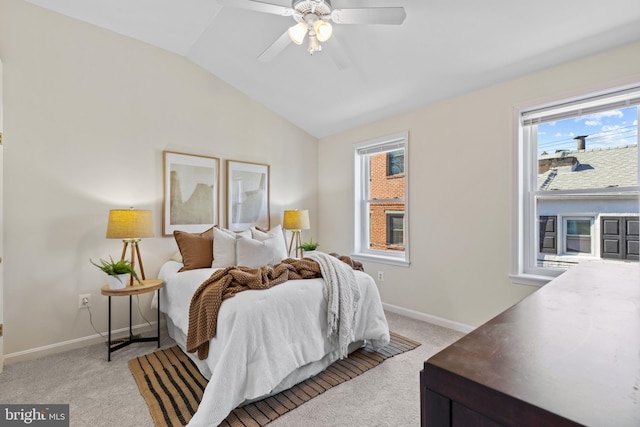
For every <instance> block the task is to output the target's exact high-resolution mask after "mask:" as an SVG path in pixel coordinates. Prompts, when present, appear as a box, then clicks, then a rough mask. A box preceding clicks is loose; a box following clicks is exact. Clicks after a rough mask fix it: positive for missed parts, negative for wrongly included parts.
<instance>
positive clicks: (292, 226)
mask: <svg viewBox="0 0 640 427" xmlns="http://www.w3.org/2000/svg"><path fill="white" fill-rule="evenodd" d="M282 228H284V229H285V230H308V229H309V228H311V225H310V224H309V211H308V210H306V209H304V210H297V209H296V210H290V211H284V220H283V221H282Z"/></svg>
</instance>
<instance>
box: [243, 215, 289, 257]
mask: <svg viewBox="0 0 640 427" xmlns="http://www.w3.org/2000/svg"><path fill="white" fill-rule="evenodd" d="M251 237H253V238H254V239H255V240H260V241H264V240H267V239H271V238H273V237H276V238H279V239H278V240H276V244H278V242H279V243H280V244H278V246H279V248H278V250H279V251H280V253H279V255H278V256H280V257H281V258H280V259H279V260H278V262H280V261H282V260H283V259H285V258H288V257H289V252H288V251H287V239H286V238H285V236H284V231H283V230H282V226H281V225H280V224H278V225H276V226H275V227H273V228H272V229H271V230H269V231H268V232H267V233H265V232H264V231H262V230H258V229H257V228H256V227H251Z"/></svg>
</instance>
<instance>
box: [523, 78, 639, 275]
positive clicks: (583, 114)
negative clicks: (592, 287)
mask: <svg viewBox="0 0 640 427" xmlns="http://www.w3.org/2000/svg"><path fill="white" fill-rule="evenodd" d="M639 106H640V83H639V84H635V85H631V86H627V87H624V88H617V89H613V90H610V91H606V92H601V93H596V94H590V95H588V96H584V97H580V98H575V99H569V100H563V101H558V102H554V103H551V104H548V105H542V106H537V107H533V108H527V109H522V110H519V111H518V114H517V117H518V131H519V132H518V144H519V146H518V172H519V174H518V180H517V188H516V193H517V197H516V200H517V209H516V212H517V218H515V221H514V224H516V227H515V229H514V246H515V248H514V249H515V250H514V251H513V253H514V258H513V260H512V278H513V279H514V280H515V281H516V282H518V283H525V284H542V283H545V282H546V281H548V280H549V279H550V278H552V277H554V276H557V275H558V274H560V273H561V272H562V271H565V270H566V269H569V268H571V267H572V266H574V265H576V264H578V263H580V262H583V261H586V260H594V259H598V260H605V261H607V262H621V261H623V262H637V260H638V257H639V250H640V247H639V241H638V231H637V230H638V223H639V210H640V181H639V178H638V176H639V174H638V165H639V164H640V157H639V153H638V118H639V114H640V113H639V110H640V108H639ZM609 260H616V261H609Z"/></svg>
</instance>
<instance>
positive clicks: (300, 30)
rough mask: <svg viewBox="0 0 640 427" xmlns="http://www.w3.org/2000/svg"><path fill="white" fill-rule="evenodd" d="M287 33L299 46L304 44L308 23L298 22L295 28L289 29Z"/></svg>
mask: <svg viewBox="0 0 640 427" xmlns="http://www.w3.org/2000/svg"><path fill="white" fill-rule="evenodd" d="M287 33H288V34H289V38H290V39H291V41H292V42H294V43H295V44H298V45H300V44H302V42H303V41H304V36H305V34H307V24H306V22H298V23H297V24H296V25H294V26H293V27H289V30H288V31H287Z"/></svg>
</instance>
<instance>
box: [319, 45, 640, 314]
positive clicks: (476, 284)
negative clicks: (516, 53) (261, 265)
mask: <svg viewBox="0 0 640 427" xmlns="http://www.w3.org/2000/svg"><path fill="white" fill-rule="evenodd" d="M634 79H635V81H640V44H639V43H636V44H631V45H627V46H624V47H622V48H619V49H615V50H610V51H607V52H604V53H601V54H598V55H595V56H592V57H588V58H584V59H582V60H580V61H575V62H572V63H568V64H565V65H562V66H559V67H555V68H552V69H548V70H545V71H542V72H538V73H535V74H533V75H529V76H526V77H524V78H520V79H517V80H513V81H509V82H505V83H502V84H498V85H496V86H493V87H489V88H487V89H484V90H480V91H477V92H473V93H470V94H468V95H464V96H460V97H457V98H453V99H449V100H446V101H443V102H439V103H436V104H433V105H429V106H426V107H424V108H421V109H417V110H415V111H411V112H409V113H406V114H403V115H400V116H397V117H393V118H390V119H387V120H381V121H379V122H377V123H374V124H371V125H368V126H363V127H360V128H358V129H354V130H351V131H348V132H344V133H342V134H339V135H335V136H332V137H328V138H324V139H321V140H320V143H319V164H320V171H319V192H320V193H319V198H318V204H319V208H320V234H319V235H318V240H319V241H320V243H321V244H322V247H323V248H325V249H326V248H331V250H334V251H336V252H341V253H348V252H349V251H350V250H351V249H352V244H351V242H352V237H351V236H352V226H353V220H352V219H351V217H352V216H353V215H352V212H353V192H352V189H351V187H352V186H351V183H352V181H353V178H352V175H353V153H352V144H354V143H357V142H359V141H363V140H367V139H371V138H376V137H380V136H384V135H388V134H392V133H396V132H399V131H404V130H408V131H409V169H410V172H409V174H410V175H409V180H410V195H409V198H410V202H409V203H410V211H409V215H410V233H411V236H410V253H411V266H410V267H409V268H403V267H392V266H388V265H382V264H376V263H366V264H365V268H366V270H367V271H369V272H370V273H374V274H373V276H374V277H375V276H376V274H375V272H376V271H378V270H382V271H384V272H385V274H384V278H385V280H384V282H379V283H378V285H379V288H380V293H381V295H382V299H383V301H384V302H386V303H388V304H391V305H395V306H399V307H403V308H406V309H410V310H414V311H416V312H418V313H425V314H428V315H430V316H436V317H439V318H443V319H447V320H450V321H453V322H458V323H462V324H466V325H472V326H477V325H480V324H481V323H483V322H485V321H487V320H488V319H490V318H491V317H493V316H494V315H496V314H498V313H499V312H501V311H503V310H504V309H506V308H507V307H509V306H510V305H512V304H514V303H516V302H517V301H519V300H520V299H521V298H523V297H524V296H526V295H528V294H530V293H531V292H533V291H534V290H535V289H536V288H533V287H528V286H520V285H514V284H512V283H511V282H510V280H509V278H508V274H509V261H510V258H511V247H510V239H511V235H510V232H511V210H512V209H513V203H514V202H513V198H512V186H513V180H514V179H513V178H514V167H515V160H514V150H515V149H516V147H517V141H516V139H515V137H514V108H515V107H516V106H521V105H523V104H531V105H534V104H535V103H538V102H542V101H543V100H547V101H548V100H550V99H551V97H556V96H560V97H563V96H568V95H577V94H579V93H580V92H583V91H587V92H589V91H592V90H596V89H602V88H604V87H606V86H607V85H609V84H611V85H617V84H622V83H628V82H631V81H632V80H634Z"/></svg>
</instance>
